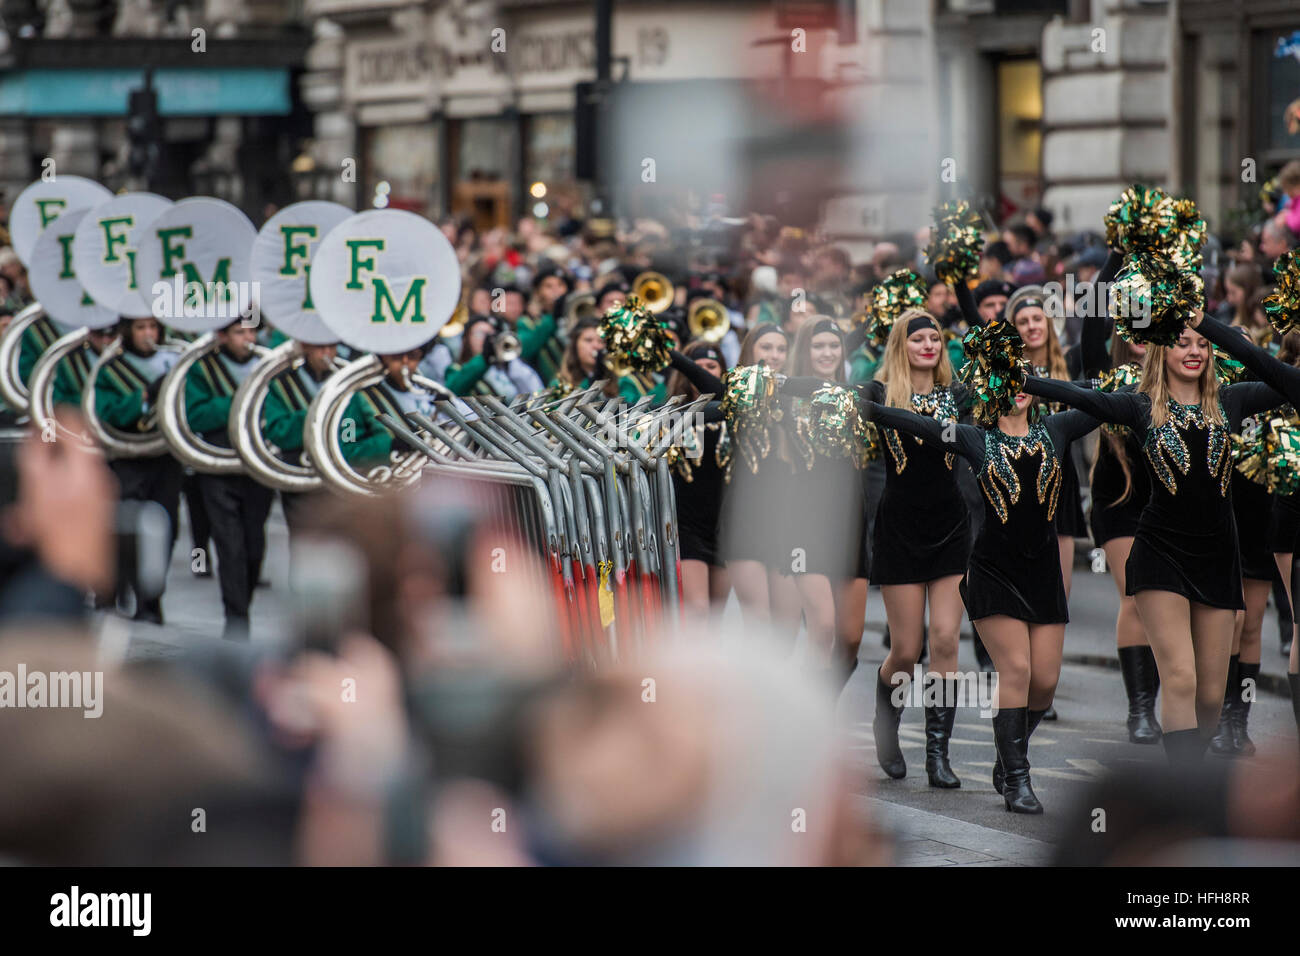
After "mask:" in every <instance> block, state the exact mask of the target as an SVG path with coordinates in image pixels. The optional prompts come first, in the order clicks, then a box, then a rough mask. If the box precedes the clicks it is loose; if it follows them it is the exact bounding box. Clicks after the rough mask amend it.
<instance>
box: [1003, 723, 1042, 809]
mask: <svg viewBox="0 0 1300 956" xmlns="http://www.w3.org/2000/svg"><path fill="white" fill-rule="evenodd" d="M1040 713H1041V712H1040ZM1039 719H1041V717H1040V718H1039ZM993 740H994V741H995V742H996V744H997V748H998V757H999V758H1001V761H1002V766H1003V768H1004V770H1005V777H1004V778H1003V781H1002V799H1003V801H1004V802H1005V803H1006V806H1007V810H1009V811H1010V812H1012V813H1042V812H1043V805H1042V804H1041V803H1039V801H1038V797H1037V796H1035V795H1034V789H1033V787H1032V786H1030V782H1029V710H1028V708H1026V707H1004V708H1002V709H1001V710H999V711H998V712H997V713H996V714H994V716H993Z"/></svg>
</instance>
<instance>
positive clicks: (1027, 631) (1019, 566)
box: [868, 393, 1098, 813]
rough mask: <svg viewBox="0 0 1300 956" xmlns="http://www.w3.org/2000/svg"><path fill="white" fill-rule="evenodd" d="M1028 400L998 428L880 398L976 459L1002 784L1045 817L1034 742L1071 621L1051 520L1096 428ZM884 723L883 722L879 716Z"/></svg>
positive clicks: (1018, 807)
mask: <svg viewBox="0 0 1300 956" xmlns="http://www.w3.org/2000/svg"><path fill="white" fill-rule="evenodd" d="M1031 401H1032V400H1031V398H1030V396H1029V395H1028V394H1025V393H1020V394H1018V395H1017V396H1016V397H1015V411H1014V413H1012V414H1009V415H1003V416H1001V417H999V418H998V420H997V423H996V425H995V426H994V427H978V426H974V425H959V424H952V423H947V424H945V423H942V422H940V421H937V420H936V419H934V418H930V417H928V416H924V415H917V414H916V413H914V412H910V411H904V410H902V409H897V408H889V407H887V406H884V405H878V404H876V403H874V402H872V403H869V404H868V410H869V411H868V414H869V416H870V417H871V418H872V419H873V420H874V421H875V422H876V424H877V425H878V426H879V427H881V428H891V429H895V430H898V431H902V432H906V433H907V434H910V435H914V436H916V437H917V438H920V439H921V440H922V441H924V442H926V443H927V444H929V445H931V446H932V447H934V448H935V449H936V450H939V451H945V452H955V453H957V454H959V455H961V456H962V457H963V458H965V459H966V460H967V461H969V462H970V465H971V469H972V470H973V471H974V472H975V473H976V475H978V476H979V481H980V488H981V490H982V492H983V495H984V509H985V516H984V524H983V526H982V527H981V529H980V533H979V535H978V537H977V538H976V539H975V545H974V548H973V549H972V551H971V556H970V567H969V570H968V571H967V573H966V577H965V579H964V580H963V581H962V584H961V596H962V600H963V601H964V602H965V604H966V612H967V614H969V615H970V618H971V621H972V622H973V623H975V624H976V625H977V626H978V627H979V630H980V634H981V635H982V636H983V638H984V642H985V644H986V645H987V647H988V649H989V653H990V654H991V655H992V656H993V662H994V664H995V666H996V669H997V674H998V711H997V713H996V714H995V716H994V718H993V734H994V739H995V741H996V743H997V753H998V760H997V764H996V766H995V768H994V786H995V788H997V789H998V790H999V792H1000V793H1001V794H1002V797H1003V800H1004V802H1005V804H1006V807H1007V809H1008V810H1010V811H1013V812H1016V813H1042V812H1043V806H1042V804H1041V803H1040V802H1039V800H1038V798H1037V796H1035V794H1034V791H1033V788H1032V786H1031V784H1030V779H1029V737H1030V735H1031V734H1032V733H1033V732H1034V729H1035V727H1037V725H1038V722H1039V721H1040V720H1042V717H1043V714H1044V713H1045V712H1046V710H1047V708H1048V707H1050V706H1051V703H1052V697H1053V695H1054V694H1055V692H1056V684H1057V681H1058V680H1059V678H1060V673H1061V653H1062V647H1063V644H1064V640H1065V624H1066V622H1067V621H1068V620H1069V612H1068V610H1067V606H1066V598H1065V586H1064V584H1063V582H1062V579H1061V568H1060V550H1059V549H1058V547H1057V543H1056V529H1055V527H1054V525H1053V520H1054V518H1055V515H1056V509H1057V506H1058V502H1059V499H1060V494H1061V491H1062V487H1063V484H1064V482H1063V470H1064V465H1063V462H1064V458H1065V456H1066V455H1067V454H1068V453H1069V447H1070V443H1071V442H1073V441H1074V440H1076V439H1078V438H1080V437H1082V436H1083V435H1086V434H1087V433H1088V432H1090V431H1092V430H1093V429H1094V428H1096V427H1097V424H1098V422H1097V420H1096V419H1094V418H1093V417H1092V416H1090V415H1088V414H1086V413H1084V412H1079V411H1065V412H1059V413H1057V414H1054V415H1048V416H1046V417H1044V418H1043V419H1042V420H1041V421H1038V422H1034V423H1033V424H1031V423H1030V421H1029V416H1028V409H1029V406H1030V403H1031ZM877 719H879V718H877Z"/></svg>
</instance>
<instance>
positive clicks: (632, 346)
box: [600, 295, 672, 374]
mask: <svg viewBox="0 0 1300 956" xmlns="http://www.w3.org/2000/svg"><path fill="white" fill-rule="evenodd" d="M670 331H671V326H669V324H668V322H667V321H666V320H664V319H662V318H660V316H658V315H655V314H654V313H653V312H651V311H650V310H648V309H647V308H646V307H645V305H644V304H643V303H642V302H641V300H640V299H638V298H637V297H636V296H634V295H632V296H628V297H627V299H625V300H624V301H623V304H622V305H617V306H615V307H614V308H612V309H610V310H609V311H608V312H606V313H605V315H604V316H603V317H602V318H601V320H600V334H601V336H602V337H603V338H604V339H605V348H606V349H607V350H608V351H609V354H610V356H611V358H612V359H613V360H614V361H613V362H611V363H610V366H611V367H610V370H611V371H614V372H615V374H620V373H623V372H625V371H627V370H630V371H633V372H641V373H645V374H648V373H650V372H658V371H659V370H660V369H662V368H663V367H664V366H665V365H667V364H668V361H669V354H668V353H669V351H670V350H671V348H672V342H671V340H670V338H669V332H670ZM620 366H626V369H624V368H622V367H620Z"/></svg>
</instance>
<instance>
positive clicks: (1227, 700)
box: [1210, 654, 1241, 757]
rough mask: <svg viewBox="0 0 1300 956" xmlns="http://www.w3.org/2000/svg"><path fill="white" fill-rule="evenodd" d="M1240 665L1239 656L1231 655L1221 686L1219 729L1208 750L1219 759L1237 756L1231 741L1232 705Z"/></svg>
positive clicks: (1237, 683)
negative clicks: (1225, 676)
mask: <svg viewBox="0 0 1300 956" xmlns="http://www.w3.org/2000/svg"><path fill="white" fill-rule="evenodd" d="M1240 663H1241V657H1240V655H1237V654H1233V655H1232V656H1231V657H1229V658H1228V679H1227V681H1226V682H1225V683H1224V686H1223V709H1222V710H1220V711H1219V728H1218V730H1216V731H1215V732H1214V736H1213V737H1211V738H1210V750H1211V751H1212V752H1214V753H1216V754H1218V755H1219V756H1221V757H1235V756H1236V755H1237V748H1236V746H1235V745H1234V744H1233V740H1232V705H1233V702H1234V701H1235V700H1236V699H1237V694H1238V692H1239V689H1240V681H1239V679H1238V677H1237V668H1238V667H1239V666H1240Z"/></svg>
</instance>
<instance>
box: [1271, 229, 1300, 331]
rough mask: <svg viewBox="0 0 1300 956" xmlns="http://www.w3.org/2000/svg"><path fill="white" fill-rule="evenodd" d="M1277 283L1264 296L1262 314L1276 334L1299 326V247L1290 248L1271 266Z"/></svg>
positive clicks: (1293, 329)
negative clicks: (1265, 316) (1266, 317)
mask: <svg viewBox="0 0 1300 956" xmlns="http://www.w3.org/2000/svg"><path fill="white" fill-rule="evenodd" d="M1273 272H1274V274H1275V275H1276V276H1277V285H1275V286H1274V287H1273V291H1272V292H1270V293H1269V294H1268V295H1267V296H1265V297H1264V314H1265V315H1267V316H1268V321H1269V324H1270V325H1272V326H1273V328H1274V329H1275V330H1276V331H1277V334H1278V335H1286V334H1287V333H1288V332H1294V331H1295V330H1296V329H1297V328H1300V249H1292V250H1291V251H1290V252H1288V253H1286V254H1285V255H1283V256H1281V257H1280V258H1279V259H1278V260H1277V263H1276V264H1275V265H1274V266H1273Z"/></svg>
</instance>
